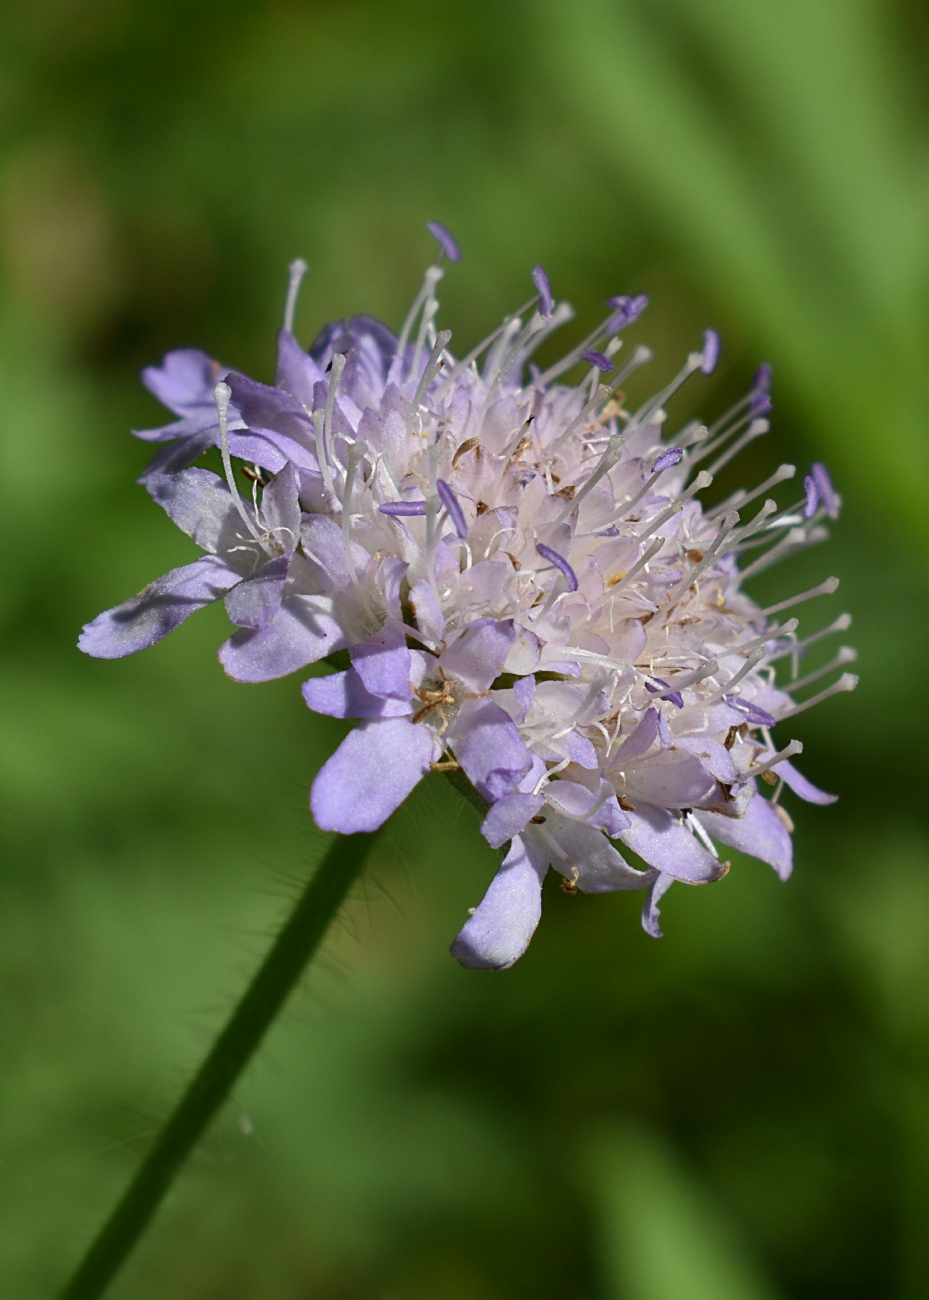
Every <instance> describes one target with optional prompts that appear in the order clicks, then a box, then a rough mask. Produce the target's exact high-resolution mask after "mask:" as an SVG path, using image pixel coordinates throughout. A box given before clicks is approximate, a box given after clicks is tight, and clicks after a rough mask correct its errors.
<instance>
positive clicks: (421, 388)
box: [407, 330, 452, 432]
mask: <svg viewBox="0 0 929 1300" xmlns="http://www.w3.org/2000/svg"><path fill="white" fill-rule="evenodd" d="M451 337H452V332H451V330H440V332H439V333H438V334H437V335H436V340H435V344H434V346H433V349H432V352H431V353H430V354H429V360H428V361H427V362H426V369H425V370H424V371H423V374H422V378H421V379H420V381H419V383H418V384H417V386H416V393H415V394H414V396H413V404H412V406H411V407H410V415H409V419H408V420H407V429H408V431H409V432H412V427H411V426H412V423H413V421H414V420H415V419H416V416H417V415H418V414H419V408H420V406H421V404H422V400H423V396H424V395H425V392H426V389H427V388H428V387H429V385H430V384H431V383H432V381H433V379H434V378H435V373H436V371H437V370H438V368H439V362H440V361H441V360H442V353H443V352H444V351H445V349H446V348H447V347H448V344H449V341H450V340H451Z"/></svg>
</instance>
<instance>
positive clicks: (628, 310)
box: [606, 293, 648, 331]
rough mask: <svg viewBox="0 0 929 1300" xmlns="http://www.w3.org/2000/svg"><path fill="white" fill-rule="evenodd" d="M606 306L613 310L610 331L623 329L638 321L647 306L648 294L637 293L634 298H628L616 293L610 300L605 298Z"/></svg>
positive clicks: (625, 295)
mask: <svg viewBox="0 0 929 1300" xmlns="http://www.w3.org/2000/svg"><path fill="white" fill-rule="evenodd" d="M606 305H607V307H612V308H613V315H612V316H611V317H610V330H611V331H612V330H618V329H625V328H626V326H627V325H631V324H632V322H633V321H636V320H638V319H639V317H640V316H641V315H642V313H643V311H644V310H645V308H646V307H647V306H648V294H647V293H639V294H636V295H635V297H634V298H630V297H629V296H628V295H627V294H624V293H617V294H614V295H613V297H612V298H607V300H606Z"/></svg>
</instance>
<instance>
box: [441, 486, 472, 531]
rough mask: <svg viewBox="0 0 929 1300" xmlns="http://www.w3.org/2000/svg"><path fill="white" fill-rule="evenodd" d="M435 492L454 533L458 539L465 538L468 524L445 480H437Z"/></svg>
mask: <svg viewBox="0 0 929 1300" xmlns="http://www.w3.org/2000/svg"><path fill="white" fill-rule="evenodd" d="M436 491H437V492H438V494H439V500H440V501H441V502H442V504H443V506H444V507H445V509H446V510H447V511H448V517H449V519H450V520H451V521H452V524H453V526H454V529H455V532H456V533H457V534H458V536H459V537H467V535H468V522H467V520H466V519H465V517H464V511H463V510H462V508H461V506H460V505H459V504H458V498H457V497H456V496H455V493H454V492H453V491H452V489H451V488H450V487H449V486H448V484H447V483H446V482H445V479H443V478H440V479H438V481H437V482H436Z"/></svg>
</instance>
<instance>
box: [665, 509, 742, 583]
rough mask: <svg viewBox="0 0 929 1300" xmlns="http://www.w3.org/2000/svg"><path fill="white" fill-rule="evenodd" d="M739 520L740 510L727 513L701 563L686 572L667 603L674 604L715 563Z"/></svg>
mask: <svg viewBox="0 0 929 1300" xmlns="http://www.w3.org/2000/svg"><path fill="white" fill-rule="evenodd" d="M738 522H739V515H738V511H736V510H732V511H730V512H729V514H728V515H726V517H725V519H724V520H723V523H722V527H721V528H720V530H719V532H718V533H717V534H716V538H715V540H714V542H713V544H712V546H711V547H710V549H709V550H708V551H707V552H706V554H705V555H704V557H703V559H702V560H701V561H700V563H699V564H697V565H695V566H694V568H692V569H691V571H690V573H685V575H684V577H683V578H682V579H681V581H680V582H679V583H678V584H677V586H676V587H675V588H674V590H673V591H672V592H671V594H670V596H668V597H667V603H668V604H669V605H673V604H674V603H675V602H676V601H677V600H678V599H679V597H681V596H682V595H683V594H684V592H685V591H687V589H688V588H689V587H691V586H693V584H694V583H695V582H696V581H697V579H698V578H699V576H700V574H701V573H703V571H704V570H705V569H707V568H708V567H709V566H710V565H711V564H712V563H713V561H714V560H715V559H716V555H717V552H718V551H719V549H720V547H721V546H722V544H723V542H724V541H725V540H726V538H727V537H728V536H729V534H730V533H731V532H732V530H733V528H735V526H736V524H737V523H738Z"/></svg>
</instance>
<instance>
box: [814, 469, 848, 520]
mask: <svg viewBox="0 0 929 1300" xmlns="http://www.w3.org/2000/svg"><path fill="white" fill-rule="evenodd" d="M810 474H811V476H812V478H813V482H814V483H815V484H816V487H817V489H818V491H819V497H820V500H821V501H822V503H823V505H824V506H825V508H826V514H827V515H828V516H829V518H830V519H838V517H839V506H840V505H841V504H842V503H841V501H840V499H839V496H838V493H837V492H836V490H835V488H834V487H833V486H832V479H831V478H830V477H829V471H828V470H827V469H826V467H825V465H823V464H822V462H821V461H816V463H815V464H814V465H812V466H811V467H810Z"/></svg>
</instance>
